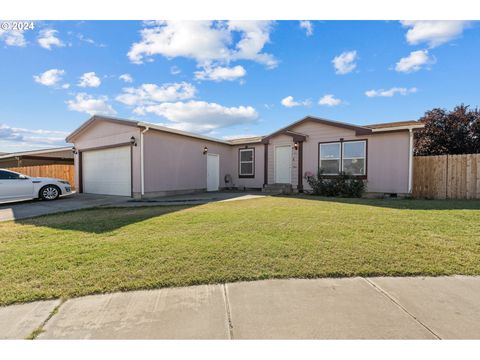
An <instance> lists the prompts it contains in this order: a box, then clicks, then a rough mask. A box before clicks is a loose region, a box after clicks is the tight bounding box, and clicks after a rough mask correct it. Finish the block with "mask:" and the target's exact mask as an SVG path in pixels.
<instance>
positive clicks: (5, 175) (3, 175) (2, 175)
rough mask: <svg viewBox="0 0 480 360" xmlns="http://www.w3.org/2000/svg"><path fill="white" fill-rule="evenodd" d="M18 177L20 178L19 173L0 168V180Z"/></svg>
mask: <svg viewBox="0 0 480 360" xmlns="http://www.w3.org/2000/svg"><path fill="white" fill-rule="evenodd" d="M18 179H20V174H17V173H14V172H11V171H6V170H0V180H18Z"/></svg>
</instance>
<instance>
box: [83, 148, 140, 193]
mask: <svg viewBox="0 0 480 360" xmlns="http://www.w3.org/2000/svg"><path fill="white" fill-rule="evenodd" d="M131 176H132V174H131V155H130V146H122V147H115V148H110V149H102V150H90V151H85V152H83V153H82V177H83V192H84V193H87V194H89V193H90V194H104V195H124V196H131V192H132V188H131Z"/></svg>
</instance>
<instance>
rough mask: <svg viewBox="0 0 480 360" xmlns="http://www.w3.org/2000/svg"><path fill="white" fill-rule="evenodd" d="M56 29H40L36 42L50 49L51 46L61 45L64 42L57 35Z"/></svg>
mask: <svg viewBox="0 0 480 360" xmlns="http://www.w3.org/2000/svg"><path fill="white" fill-rule="evenodd" d="M57 33H58V31H57V30H55V29H43V30H40V35H39V36H38V39H37V42H38V43H39V44H40V46H41V47H43V48H44V49H48V50H51V49H52V46H58V47H62V46H65V44H64V43H63V42H62V41H61V40H60V39H59V38H58V37H57Z"/></svg>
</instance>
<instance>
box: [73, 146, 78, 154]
mask: <svg viewBox="0 0 480 360" xmlns="http://www.w3.org/2000/svg"><path fill="white" fill-rule="evenodd" d="M72 153H74V154H78V153H77V149H76V148H75V146H74V147H72Z"/></svg>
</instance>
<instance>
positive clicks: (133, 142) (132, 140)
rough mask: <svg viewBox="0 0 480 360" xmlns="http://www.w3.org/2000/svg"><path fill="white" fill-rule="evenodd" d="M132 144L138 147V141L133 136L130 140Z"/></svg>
mask: <svg viewBox="0 0 480 360" xmlns="http://www.w3.org/2000/svg"><path fill="white" fill-rule="evenodd" d="M130 144H132V145H133V146H137V139H135V136H132V137H131V138H130Z"/></svg>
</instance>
